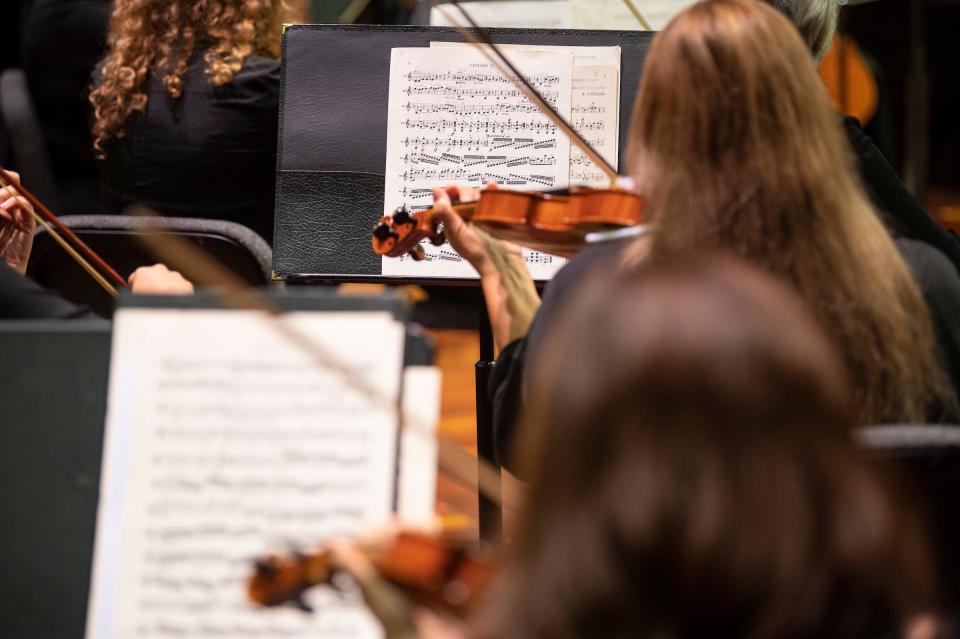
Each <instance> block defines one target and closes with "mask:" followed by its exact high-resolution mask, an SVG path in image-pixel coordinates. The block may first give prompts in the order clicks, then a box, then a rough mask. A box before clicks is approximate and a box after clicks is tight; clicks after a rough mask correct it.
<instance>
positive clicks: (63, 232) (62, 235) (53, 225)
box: [0, 167, 127, 297]
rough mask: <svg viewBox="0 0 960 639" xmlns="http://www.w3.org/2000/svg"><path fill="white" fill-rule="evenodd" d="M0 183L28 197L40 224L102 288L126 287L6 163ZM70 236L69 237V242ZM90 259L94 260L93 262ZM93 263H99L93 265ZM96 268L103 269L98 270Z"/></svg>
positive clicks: (111, 290) (111, 291)
mask: <svg viewBox="0 0 960 639" xmlns="http://www.w3.org/2000/svg"><path fill="white" fill-rule="evenodd" d="M0 187H10V188H11V189H13V191H14V192H15V193H17V194H18V195H20V196H21V197H23V198H24V199H25V200H27V202H29V203H30V205H31V207H32V211H31V212H32V213H33V218H34V219H35V220H36V221H37V224H39V225H40V226H42V227H43V228H44V229H46V231H47V232H48V233H49V234H50V237H52V238H53V239H54V241H55V242H56V243H57V244H59V245H60V246H61V247H62V248H63V250H64V251H66V252H67V254H68V255H69V256H70V257H72V258H73V259H74V261H76V263H77V264H79V265H80V267H81V268H82V269H83V270H84V271H86V272H87V274H89V275H90V277H92V278H93V279H94V280H95V281H96V282H97V284H99V285H100V286H101V288H103V290H105V291H106V292H107V293H109V294H110V295H111V296H112V297H116V296H117V288H116V286H119V287H120V288H126V287H127V281H126V280H125V279H123V278H122V277H121V276H120V274H119V273H117V271H116V270H114V268H113V267H112V266H110V265H109V264H107V262H106V261H105V260H104V259H103V258H102V257H100V256H99V255H97V253H96V252H95V251H94V250H93V249H92V248H90V247H89V246H87V244H86V242H84V241H83V240H81V239H80V238H79V237H77V235H76V234H75V233H74V232H73V231H71V230H70V228H69V227H67V226H66V225H65V224H64V223H63V222H61V221H60V218H58V217H57V216H56V215H54V214H53V213H52V212H51V211H50V209H48V208H47V207H46V206H44V204H43V202H41V201H40V200H39V199H37V197H36V196H34V195H33V194H32V193H31V192H30V191H29V190H28V189H27V188H26V187H25V186H23V185H22V184H20V183H19V182H18V181H17V180H16V179H14V177H13V175H11V174H10V172H9V171H7V170H6V169H5V168H3V167H0ZM38 211H39V213H38ZM41 213H42V216H41ZM67 240H69V242H68V241H67ZM70 242H73V244H74V246H71V245H70ZM74 247H76V248H74ZM81 253H82V254H81ZM88 260H89V261H88ZM90 262H93V264H91V263H90ZM94 264H95V265H96V267H94ZM97 268H99V269H100V270H99V271H98V270H97ZM104 273H105V274H106V277H104V275H103V274H104ZM108 277H109V278H110V279H112V280H113V282H114V284H116V286H114V284H111V283H110V282H109V281H108V279H107V278H108Z"/></svg>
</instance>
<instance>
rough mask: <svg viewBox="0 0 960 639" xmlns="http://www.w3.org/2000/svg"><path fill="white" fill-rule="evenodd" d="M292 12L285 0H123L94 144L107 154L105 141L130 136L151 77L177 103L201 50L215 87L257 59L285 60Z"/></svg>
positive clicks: (98, 90) (94, 97) (100, 91)
mask: <svg viewBox="0 0 960 639" xmlns="http://www.w3.org/2000/svg"><path fill="white" fill-rule="evenodd" d="M288 11H289V9H288V7H287V6H286V4H285V2H284V1H283V0H116V1H115V3H114V8H113V14H112V16H111V18H110V31H109V35H108V38H107V44H108V52H107V56H106V58H105V59H104V61H103V64H102V65H101V69H100V73H99V77H98V78H97V79H96V83H95V86H94V88H93V90H92V92H91V94H90V102H91V104H92V105H93V109H94V118H95V120H94V125H93V137H94V147H95V148H96V149H97V151H99V152H101V153H102V152H103V144H104V142H106V141H107V140H109V139H111V138H120V137H123V136H124V128H125V126H126V123H127V120H128V118H129V117H130V114H131V113H133V112H134V111H140V110H143V108H144V107H145V106H146V104H147V94H146V92H145V91H144V83H145V81H146V79H147V76H148V75H149V74H151V73H159V74H160V75H161V77H162V80H163V85H164V87H165V88H166V90H167V93H169V94H170V95H171V96H172V97H174V98H177V97H180V94H181V92H182V90H183V74H184V72H185V71H186V68H187V65H188V64H189V63H190V61H191V59H192V58H193V56H194V54H195V53H197V52H198V51H202V52H203V58H204V62H205V63H206V72H207V77H208V78H209V79H210V82H211V83H212V84H214V85H222V84H226V83H228V82H230V81H232V80H233V77H234V76H235V75H236V74H237V72H238V71H240V68H241V67H242V66H243V63H244V61H245V60H246V59H247V58H248V57H249V56H250V55H252V54H255V53H256V54H261V55H266V56H269V57H273V58H277V57H279V55H280V32H281V30H282V27H283V21H284V16H285V15H286V13H287V12H288Z"/></svg>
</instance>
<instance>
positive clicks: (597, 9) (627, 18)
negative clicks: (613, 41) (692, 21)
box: [569, 0, 694, 31]
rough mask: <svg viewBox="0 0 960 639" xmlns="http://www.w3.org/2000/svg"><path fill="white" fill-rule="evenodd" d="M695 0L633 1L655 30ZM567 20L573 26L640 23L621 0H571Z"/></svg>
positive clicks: (617, 26) (631, 28) (619, 26)
mask: <svg viewBox="0 0 960 639" xmlns="http://www.w3.org/2000/svg"><path fill="white" fill-rule="evenodd" d="M693 2H694V0H645V1H644V2H636V0H635V1H634V4H635V5H636V6H637V8H638V9H639V10H640V13H642V14H643V17H644V18H646V20H647V22H649V23H650V27H651V28H652V29H653V30H654V31H660V30H661V29H663V28H664V27H665V26H667V23H668V22H670V20H672V19H673V16H675V15H677V14H678V13H680V12H681V11H683V10H684V9H686V8H687V7H688V6H690V5H691V4H693ZM569 13H570V16H571V17H570V21H571V23H572V26H573V28H574V29H618V30H624V31H640V30H642V29H643V27H642V26H641V25H640V23H639V22H638V21H637V18H636V16H634V15H633V13H632V12H631V11H630V9H628V8H627V6H626V5H625V4H624V2H623V0H570V8H569Z"/></svg>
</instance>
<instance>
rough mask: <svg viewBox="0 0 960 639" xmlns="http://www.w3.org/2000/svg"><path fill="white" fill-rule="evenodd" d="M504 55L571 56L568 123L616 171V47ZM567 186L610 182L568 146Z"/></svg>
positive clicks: (518, 48) (512, 48)
mask: <svg viewBox="0 0 960 639" xmlns="http://www.w3.org/2000/svg"><path fill="white" fill-rule="evenodd" d="M430 46H431V47H433V48H438V49H439V48H442V49H460V48H464V47H470V46H471V45H470V44H467V43H459V42H431V43H430ZM500 49H501V50H503V51H504V52H505V53H507V55H517V54H518V53H522V52H531V51H566V52H569V53H570V54H572V55H573V73H572V77H571V80H572V85H573V89H572V95H571V97H570V111H571V113H572V116H573V117H572V118H571V119H570V124H571V125H572V126H573V128H574V129H576V130H577V131H578V132H579V133H580V135H582V136H583V137H584V139H586V140H587V142H588V143H589V144H590V146H591V147H593V148H594V150H596V151H597V152H598V153H599V154H600V155H601V156H602V157H603V158H604V159H605V160H606V161H607V162H609V163H610V165H611V166H613V167H614V168H617V159H618V146H619V140H620V48H619V47H551V46H539V45H516V44H508V45H501V47H500ZM569 184H570V186H588V187H593V188H606V187H608V186H609V185H610V179H609V178H608V177H607V176H606V174H605V173H604V172H603V171H601V170H600V168H599V167H597V166H595V165H594V163H593V162H592V161H590V160H589V158H587V156H586V155H585V154H584V153H583V152H582V151H581V150H580V149H579V148H577V147H576V145H571V147H570V172H569Z"/></svg>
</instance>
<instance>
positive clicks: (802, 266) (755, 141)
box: [629, 0, 950, 423]
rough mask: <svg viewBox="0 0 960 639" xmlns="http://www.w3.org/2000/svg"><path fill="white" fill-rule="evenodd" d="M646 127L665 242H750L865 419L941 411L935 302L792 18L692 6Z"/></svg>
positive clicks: (664, 48) (652, 94)
mask: <svg viewBox="0 0 960 639" xmlns="http://www.w3.org/2000/svg"><path fill="white" fill-rule="evenodd" d="M631 126H632V131H631V149H630V152H629V156H630V157H629V160H630V162H631V168H632V172H633V174H634V176H635V178H636V181H637V185H638V188H639V190H640V192H641V193H642V194H643V195H644V196H645V198H646V199H647V202H648V205H649V207H650V209H651V215H652V218H653V224H654V228H655V232H654V234H653V240H652V245H653V249H652V250H653V253H654V254H675V253H681V254H698V253H701V252H703V251H705V250H711V249H721V250H732V251H736V252H737V253H739V254H740V255H741V256H743V257H745V258H747V259H748V260H749V261H751V262H752V263H754V264H756V265H759V266H761V267H763V268H764V269H765V270H767V271H769V272H771V273H773V274H775V275H777V276H779V277H781V278H782V279H783V280H785V281H787V282H789V283H790V284H791V285H793V287H794V288H795V289H796V290H797V291H798V292H799V293H800V295H801V297H802V298H803V300H804V301H805V302H806V303H807V305H808V306H809V307H810V309H811V311H812V313H813V315H814V317H815V318H816V319H817V320H818V321H819V322H820V323H821V325H822V326H823V327H824V329H825V330H826V331H827V334H828V335H829V336H830V338H831V339H832V340H833V342H834V345H835V346H836V347H837V348H838V350H839V352H840V353H841V356H842V359H843V364H844V369H845V370H846V372H847V375H848V377H849V379H850V380H851V382H852V384H853V387H854V396H855V400H856V407H857V416H858V420H859V421H861V422H863V423H885V422H918V421H924V420H926V419H936V418H937V417H938V416H935V415H931V414H930V412H931V407H933V406H943V405H945V404H949V403H950V402H949V401H947V402H944V401H943V397H944V396H945V395H949V393H950V391H949V390H947V387H946V384H945V381H944V375H943V373H942V371H941V370H940V367H939V365H938V363H937V361H936V356H935V352H934V337H933V330H932V328H931V322H930V318H929V314H928V311H927V308H926V306H925V304H924V301H923V298H922V297H921V295H920V292H919V291H918V289H917V286H916V284H915V283H914V281H913V279H912V277H911V275H910V272H909V270H908V269H907V266H906V265H905V264H904V262H903V260H902V259H901V258H900V256H899V255H898V253H897V251H896V248H895V247H894V245H893V242H892V241H891V239H890V237H889V235H888V234H887V232H886V231H885V229H884V228H883V225H882V224H881V222H880V220H879V219H878V218H877V216H876V214H875V212H874V210H873V208H872V207H871V205H870V203H869V201H868V199H867V197H866V195H865V193H864V190H863V188H862V186H861V184H860V182H859V179H858V178H857V175H856V173H855V170H854V167H853V162H852V158H851V155H850V152H849V148H848V146H847V143H846V140H845V139H844V135H843V131H842V129H841V124H840V122H839V120H838V118H837V117H836V114H835V113H834V111H833V109H832V108H831V105H830V102H829V99H828V97H827V95H826V92H825V90H824V88H823V85H822V83H821V81H820V79H819V77H818V76H817V73H816V69H815V67H814V64H813V59H812V58H811V56H810V53H809V51H808V49H807V47H806V46H805V45H804V43H803V41H802V40H801V38H800V37H799V35H798V33H797V30H796V29H795V28H794V27H793V25H791V24H790V23H789V22H788V21H787V20H786V19H785V18H784V17H783V16H782V15H781V14H779V13H778V12H777V11H775V10H774V9H772V8H771V7H769V6H768V5H766V4H764V3H760V2H752V1H750V0H706V1H704V2H700V3H697V4H695V5H693V6H691V7H690V8H689V9H687V10H686V11H684V12H683V13H681V14H680V15H679V16H677V18H676V19H675V20H674V21H672V22H671V23H670V24H669V25H668V26H667V28H666V29H665V30H664V31H662V32H661V33H660V34H659V35H658V36H657V37H656V39H655V41H654V43H653V46H652V47H651V49H650V52H649V54H648V56H647V60H646V63H645V67H644V74H643V79H642V84H641V88H640V93H639V95H638V99H637V103H636V106H635V110H634V115H633V121H632V125H631Z"/></svg>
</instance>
